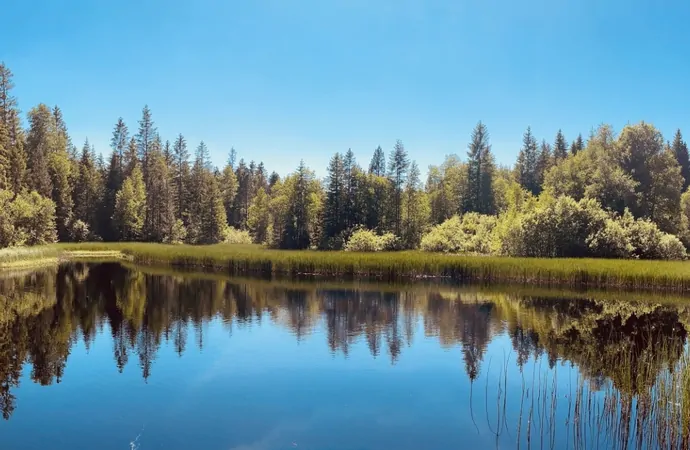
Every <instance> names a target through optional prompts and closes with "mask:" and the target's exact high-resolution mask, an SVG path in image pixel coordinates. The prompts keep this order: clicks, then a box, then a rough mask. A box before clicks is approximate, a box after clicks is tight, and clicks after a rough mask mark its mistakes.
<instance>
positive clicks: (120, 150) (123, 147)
mask: <svg viewBox="0 0 690 450" xmlns="http://www.w3.org/2000/svg"><path fill="white" fill-rule="evenodd" d="M129 142H130V141H129V130H128V129H127V125H126V124H125V121H124V120H122V117H120V118H119V119H117V123H116V124H115V128H114V129H113V137H112V138H111V139H110V147H111V148H112V149H113V152H115V153H117V160H118V161H119V162H120V163H125V162H126V160H125V154H126V153H127V146H128V145H129Z"/></svg>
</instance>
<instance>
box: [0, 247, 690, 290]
mask: <svg viewBox="0 0 690 450" xmlns="http://www.w3.org/2000/svg"><path fill="white" fill-rule="evenodd" d="M106 251H117V252H121V253H122V254H124V255H126V256H127V257H128V259H130V260H132V261H133V262H135V263H137V264H150V265H168V266H173V267H187V268H197V269H198V268H203V269H212V270H216V271H222V272H224V273H228V274H230V275H257V274H263V275H266V274H268V275H278V274H283V275H291V276H294V275H319V276H338V277H341V278H355V277H367V278H375V279H379V280H387V281H397V280H404V279H409V278H425V277H441V278H450V279H454V280H458V281H479V282H486V283H489V282H490V283H498V282H505V283H519V284H531V285H541V286H559V285H560V286H587V287H622V288H631V289H664V290H675V291H688V290H690V264H688V263H685V262H680V261H635V260H615V259H576V258H559V259H556V258H552V259H540V258H509V257H483V256H454V255H445V254H434V253H426V252H418V251H406V252H383V253H356V252H318V251H309V250H304V251H286V250H271V249H266V248H263V247H261V246H257V245H232V244H217V245H205V246H189V245H165V244H152V243H84V244H56V245H52V246H46V247H38V248H35V249H30V250H11V251H9V252H7V254H5V253H4V252H6V251H3V252H0V265H2V263H3V262H6V261H10V262H11V261H17V260H21V259H22V258H24V256H26V257H30V258H33V257H34V255H40V254H46V255H53V256H54V255H56V254H57V255H65V254H69V252H80V253H81V254H82V255H86V254H87V252H106ZM24 252H26V253H24Z"/></svg>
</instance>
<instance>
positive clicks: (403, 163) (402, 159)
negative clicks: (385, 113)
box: [388, 139, 410, 236]
mask: <svg viewBox="0 0 690 450" xmlns="http://www.w3.org/2000/svg"><path fill="white" fill-rule="evenodd" d="M409 168H410V159H409V157H408V156H407V151H406V150H405V146H404V145H403V143H402V141H401V140H399V139H398V141H397V142H396V143H395V146H394V147H393V150H392V151H391V156H390V159H389V160H388V179H389V180H390V183H391V188H392V196H391V199H390V200H391V202H392V204H391V216H392V217H391V219H392V224H391V225H392V228H393V230H394V232H395V234H396V235H397V236H400V231H401V226H402V193H403V188H404V186H405V181H407V171H408V170H409Z"/></svg>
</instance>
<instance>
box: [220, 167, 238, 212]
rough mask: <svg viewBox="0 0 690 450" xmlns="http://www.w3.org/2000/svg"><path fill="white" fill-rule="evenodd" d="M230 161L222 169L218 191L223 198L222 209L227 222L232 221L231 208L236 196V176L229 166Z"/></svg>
mask: <svg viewBox="0 0 690 450" xmlns="http://www.w3.org/2000/svg"><path fill="white" fill-rule="evenodd" d="M230 159H232V158H228V164H227V165H226V166H225V168H223V174H222V176H221V183H220V191H221V196H222V197H223V207H224V208H225V217H226V218H227V219H229V220H231V219H232V214H233V208H234V206H235V196H236V195H237V176H236V175H235V171H234V170H233V168H232V165H231V164H230Z"/></svg>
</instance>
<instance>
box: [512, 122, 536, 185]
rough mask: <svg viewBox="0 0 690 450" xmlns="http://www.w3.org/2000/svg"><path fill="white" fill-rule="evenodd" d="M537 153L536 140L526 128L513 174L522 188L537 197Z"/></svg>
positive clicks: (528, 128)
mask: <svg viewBox="0 0 690 450" xmlns="http://www.w3.org/2000/svg"><path fill="white" fill-rule="evenodd" d="M538 159H539V151H538V148H537V140H536V139H535V138H534V135H532V129H531V128H530V127H527V131H526V132H525V134H524V136H523V138H522V149H520V153H519V154H518V160H517V165H516V167H515V172H516V176H517V181H518V182H519V183H520V185H522V187H523V188H525V189H526V190H528V191H529V192H532V193H533V194H535V195H537V194H538V193H539V190H540V185H539V178H538V167H537V163H538Z"/></svg>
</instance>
